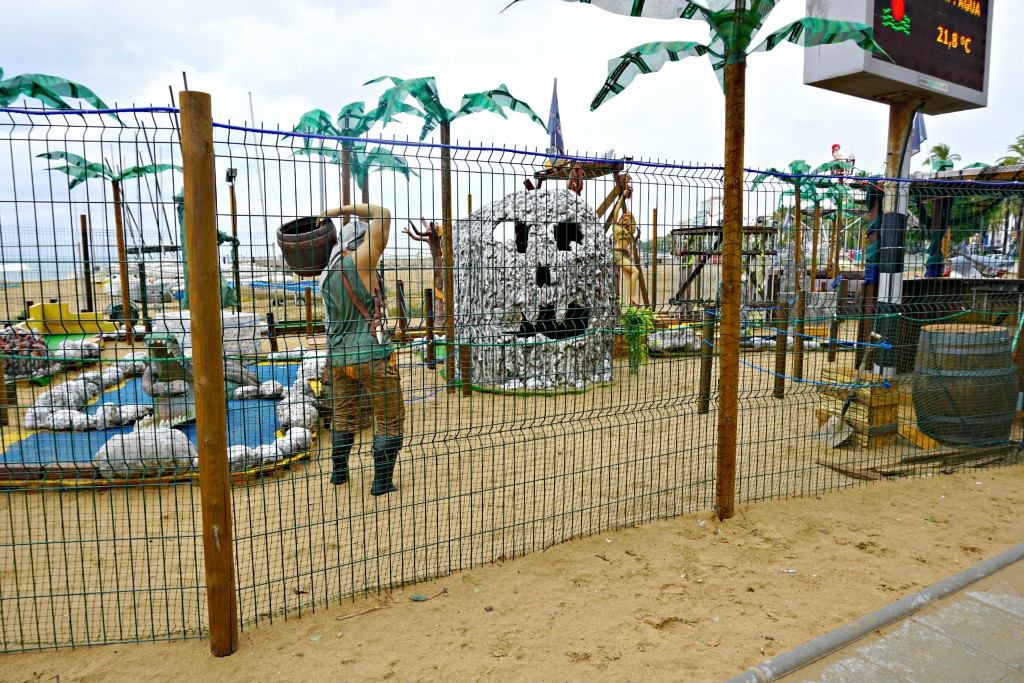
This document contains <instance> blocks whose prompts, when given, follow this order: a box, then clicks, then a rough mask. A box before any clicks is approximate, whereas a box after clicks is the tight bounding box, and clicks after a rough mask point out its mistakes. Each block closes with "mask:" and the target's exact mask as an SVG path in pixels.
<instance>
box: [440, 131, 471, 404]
mask: <svg viewBox="0 0 1024 683" xmlns="http://www.w3.org/2000/svg"><path fill="white" fill-rule="evenodd" d="M451 143H452V131H451V127H450V126H449V124H448V122H447V121H443V122H442V123H441V221H442V225H443V226H444V234H443V235H442V239H441V247H442V249H443V250H444V336H445V342H446V345H445V359H444V370H445V377H446V378H447V380H448V391H449V392H453V391H456V388H455V385H454V384H452V380H454V379H455V357H454V356H453V355H452V349H454V348H455V347H454V344H455V296H454V294H455V271H454V267H455V266H454V257H453V254H452V153H451V150H450V149H449V148H448V146H449V145H451ZM460 351H461V349H460ZM459 360H460V361H463V360H464V359H463V358H462V355H461V353H460V358H459ZM460 365H461V363H460ZM463 391H464V392H466V391H471V388H470V385H469V382H468V381H467V378H463Z"/></svg>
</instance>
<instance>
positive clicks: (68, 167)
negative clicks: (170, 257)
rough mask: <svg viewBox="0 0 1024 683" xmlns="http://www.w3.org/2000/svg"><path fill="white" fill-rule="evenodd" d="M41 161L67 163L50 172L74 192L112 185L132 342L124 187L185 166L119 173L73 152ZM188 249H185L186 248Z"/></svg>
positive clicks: (47, 154) (124, 314)
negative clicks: (99, 183)
mask: <svg viewBox="0 0 1024 683" xmlns="http://www.w3.org/2000/svg"><path fill="white" fill-rule="evenodd" d="M37 156H38V157H39V158H41V159H50V160H60V161H66V162H67V164H65V165H64V166H52V167H50V168H49V169H47V170H50V171H60V172H61V173H65V174H67V176H68V177H69V178H70V180H69V181H68V189H69V190H73V189H74V188H75V187H76V186H77V185H79V184H81V183H84V182H85V181H86V180H91V179H92V178H106V179H107V180H109V181H110V187H111V192H112V196H113V199H114V229H115V233H116V237H117V253H118V266H119V273H120V277H121V316H122V318H123V319H124V323H125V328H126V329H127V330H128V335H129V339H130V338H131V335H132V322H131V317H132V316H131V313H130V310H131V301H130V295H129V291H128V263H127V262H126V261H125V254H126V253H127V252H126V248H125V241H124V216H123V208H122V202H121V183H122V182H124V181H125V180H131V179H132V178H141V177H142V176H144V175H148V174H151V173H162V172H163V171H172V170H173V171H180V170H181V166H177V165H175V164H147V165H145V166H131V167H130V168H126V169H122V170H121V171H120V172H115V171H113V170H111V169H110V167H108V166H107V165H106V164H98V163H96V162H93V161H88V160H86V159H85V158H83V157H80V156H78V155H77V154H72V153H70V152H61V151H56V152H44V153H42V154H39V155H37ZM182 249H184V245H182ZM185 278H186V290H187V289H188V284H187V283H188V264H187V263H186V264H185Z"/></svg>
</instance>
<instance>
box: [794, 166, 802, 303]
mask: <svg viewBox="0 0 1024 683" xmlns="http://www.w3.org/2000/svg"><path fill="white" fill-rule="evenodd" d="M800 182H802V181H799V182H797V184H796V187H794V188H793V204H794V206H793V245H794V247H795V248H796V251H795V254H794V255H793V261H794V264H793V266H794V269H795V270H796V280H795V283H794V285H793V287H794V293H795V294H797V295H798V296H799V294H800V292H802V291H804V230H803V228H804V212H803V209H802V208H801V204H802V203H803V200H804V199H803V191H802V190H801V189H800Z"/></svg>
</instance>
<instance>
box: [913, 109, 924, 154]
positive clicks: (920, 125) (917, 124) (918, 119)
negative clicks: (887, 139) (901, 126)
mask: <svg viewBox="0 0 1024 683" xmlns="http://www.w3.org/2000/svg"><path fill="white" fill-rule="evenodd" d="M927 139H928V131H927V130H925V127H924V114H922V113H921V112H917V113H916V114H914V123H913V125H912V126H911V128H910V156H914V155H915V154H917V153H918V152H920V151H921V145H923V144H924V141H925V140H927Z"/></svg>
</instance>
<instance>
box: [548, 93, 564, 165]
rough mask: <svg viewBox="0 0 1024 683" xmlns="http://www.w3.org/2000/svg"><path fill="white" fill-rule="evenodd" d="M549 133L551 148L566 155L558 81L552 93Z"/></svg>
mask: <svg viewBox="0 0 1024 683" xmlns="http://www.w3.org/2000/svg"><path fill="white" fill-rule="evenodd" d="M548 133H549V134H550V135H551V146H552V147H554V148H555V149H556V150H558V153H559V154H565V141H564V140H563V139H562V116H561V114H559V113H558V79H557V78H556V79H555V87H554V89H553V90H552V91H551V113H550V114H548Z"/></svg>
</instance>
